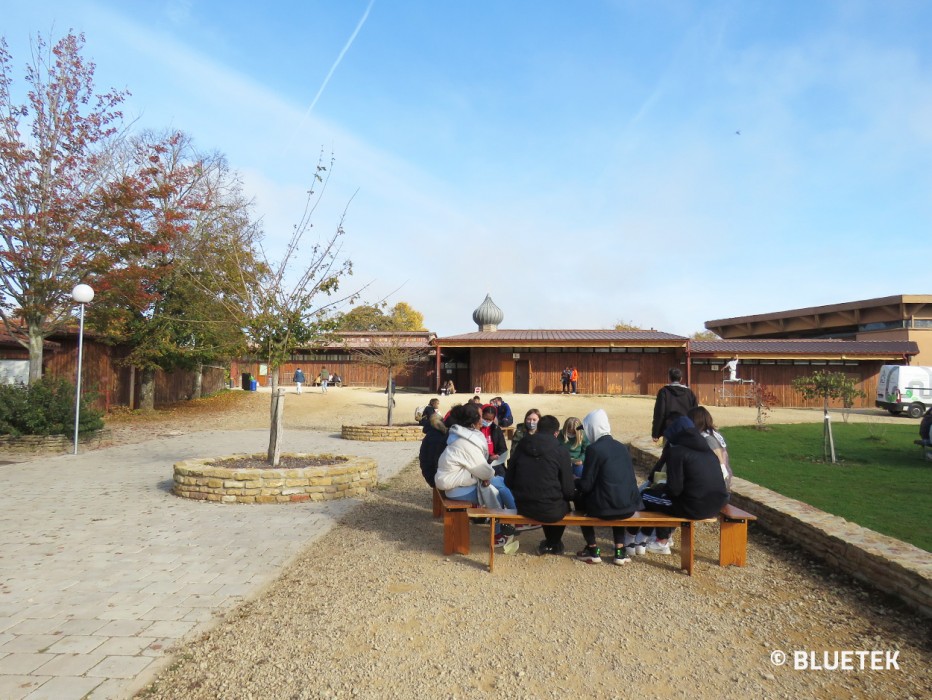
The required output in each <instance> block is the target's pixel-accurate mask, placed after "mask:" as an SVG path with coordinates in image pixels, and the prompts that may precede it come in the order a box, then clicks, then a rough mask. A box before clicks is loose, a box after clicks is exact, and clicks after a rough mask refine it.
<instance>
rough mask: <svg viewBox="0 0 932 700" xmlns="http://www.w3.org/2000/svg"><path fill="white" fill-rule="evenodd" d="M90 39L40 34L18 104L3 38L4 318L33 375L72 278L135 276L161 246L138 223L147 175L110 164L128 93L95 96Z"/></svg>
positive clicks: (64, 313) (63, 314)
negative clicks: (49, 38) (85, 52)
mask: <svg viewBox="0 0 932 700" xmlns="http://www.w3.org/2000/svg"><path fill="white" fill-rule="evenodd" d="M83 47H84V36H83V35H81V34H74V33H72V32H69V33H68V34H67V35H66V36H65V37H63V38H62V39H61V40H59V41H58V42H57V43H55V44H54V46H49V44H48V43H47V42H46V41H45V40H44V39H43V38H42V37H41V36H40V37H38V38H37V39H36V42H35V43H34V45H33V52H32V62H31V63H30V64H28V65H27V66H26V70H25V79H26V83H27V84H28V87H29V89H28V94H27V96H26V100H25V102H24V103H22V104H20V103H16V102H14V98H13V95H12V92H11V88H12V85H13V80H12V77H11V72H12V68H11V63H12V60H11V56H10V54H9V52H8V50H7V44H6V42H5V41H4V40H2V39H0V318H2V320H3V323H4V324H5V326H6V328H7V330H8V331H9V332H10V333H11V334H12V335H13V336H14V337H16V338H17V339H18V340H19V342H20V343H22V345H23V346H24V347H26V348H28V350H29V381H30V383H32V382H34V381H36V380H38V379H39V378H40V377H41V376H42V350H43V341H44V339H45V338H46V337H48V336H49V335H50V334H51V333H53V332H55V331H56V330H57V329H59V328H60V327H61V326H62V325H63V324H64V323H65V322H66V321H67V320H69V318H70V317H71V311H72V308H73V304H72V302H71V298H70V292H71V290H72V289H73V288H74V286H75V285H76V284H78V283H80V282H84V281H87V280H91V279H92V278H96V284H97V285H98V286H100V285H103V284H110V285H114V284H117V283H120V284H125V283H126V281H127V280H131V279H136V278H138V275H139V274H140V272H141V270H140V268H139V266H138V265H136V263H134V262H132V261H134V260H138V259H139V258H140V257H144V256H145V255H147V254H148V251H149V250H150V249H152V248H153V246H157V245H158V244H159V241H157V240H153V239H152V237H151V236H149V235H148V233H149V232H148V231H145V230H144V229H141V228H139V227H138V226H137V222H136V221H134V219H138V211H137V210H138V207H139V206H140V202H142V201H145V198H144V196H143V195H144V192H145V188H146V186H147V183H146V182H145V177H144V174H140V173H135V174H133V175H132V176H125V175H117V174H115V173H114V171H113V169H112V163H111V151H112V147H113V145H114V143H116V142H118V141H119V140H120V138H121V137H122V134H121V131H120V128H121V124H122V113H121V112H120V111H119V109H118V108H119V106H120V104H121V103H122V102H123V100H124V99H125V97H126V94H127V93H126V92H119V91H110V92H107V93H104V94H95V92H94V84H93V78H94V64H93V63H91V62H89V61H86V60H85V59H84V58H83V57H82V55H81V52H82V49H83ZM141 175H142V176H141ZM127 261H129V262H127Z"/></svg>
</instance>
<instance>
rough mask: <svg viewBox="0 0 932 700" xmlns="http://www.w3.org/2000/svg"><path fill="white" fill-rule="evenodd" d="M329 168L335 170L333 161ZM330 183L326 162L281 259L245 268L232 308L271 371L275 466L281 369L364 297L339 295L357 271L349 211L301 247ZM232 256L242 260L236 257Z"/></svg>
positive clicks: (319, 167) (263, 256) (326, 333)
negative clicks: (340, 309)
mask: <svg viewBox="0 0 932 700" xmlns="http://www.w3.org/2000/svg"><path fill="white" fill-rule="evenodd" d="M330 164H331V165H332V164H333V158H332V157H331V160H330ZM328 179H329V170H328V167H327V166H326V165H324V162H323V160H322V159H321V160H319V161H318V163H317V167H316V170H315V172H314V183H313V185H312V189H310V190H309V191H308V193H307V198H306V200H305V207H304V212H303V213H302V215H301V219H300V221H299V222H298V223H297V224H296V225H295V227H294V230H293V231H292V234H291V238H290V239H289V241H288V244H287V245H286V247H285V251H284V253H283V254H282V257H281V259H279V260H278V261H270V260H269V258H268V256H267V255H266V253H265V251H264V250H261V251H260V253H259V260H260V263H259V264H258V265H253V266H250V265H249V264H243V265H242V266H240V268H239V277H238V280H237V281H236V284H235V290H233V291H232V293H231V295H230V303H228V304H227V308H228V310H229V312H230V315H231V316H232V318H233V319H234V321H235V322H236V323H239V324H241V325H242V327H243V329H244V330H245V332H246V335H247V337H248V339H249V344H250V347H251V352H253V353H255V354H256V355H257V356H258V357H260V358H262V359H263V360H264V361H265V362H267V363H268V365H269V376H270V377H271V386H272V402H271V406H270V414H271V427H270V430H269V450H268V461H269V464H271V465H273V466H276V465H277V464H278V462H279V450H280V444H281V441H280V433H281V416H282V414H281V411H282V406H283V397H282V396H281V393H280V391H279V388H278V379H279V377H278V372H279V368H280V367H281V365H282V364H284V363H285V362H287V361H288V359H289V358H290V357H291V354H292V353H293V352H294V350H295V349H296V348H298V347H313V346H316V345H321V344H323V341H324V340H325V339H326V338H328V337H329V336H330V333H331V332H332V331H333V329H334V327H335V320H334V315H333V309H334V307H336V306H338V305H340V304H343V303H347V302H350V301H354V300H355V299H356V298H357V297H358V296H359V293H360V292H361V291H362V290H361V289H360V290H356V291H353V292H350V293H348V294H341V293H340V283H341V282H342V281H343V279H344V278H345V277H347V276H349V275H351V274H352V269H353V266H352V263H351V262H350V261H349V260H348V259H346V258H344V257H343V256H342V248H341V241H342V238H343V236H344V234H345V231H344V229H343V222H344V220H345V217H346V210H344V212H343V215H342V216H341V217H340V220H339V222H338V224H337V227H336V229H335V231H334V232H333V234H332V235H331V236H330V237H329V238H326V239H321V240H318V242H316V243H314V244H313V245H312V246H310V247H302V244H303V242H304V239H305V236H306V234H307V233H308V231H309V230H310V229H311V228H312V226H313V224H312V217H313V214H314V212H315V211H316V209H317V206H318V204H319V203H320V200H321V197H322V195H323V193H324V191H325V190H326V185H327V180H328ZM315 187H318V188H319V190H318V189H314V188H315ZM347 206H348V205H347ZM232 252H233V254H237V251H232ZM243 262H244V263H248V261H246V260H244V261H243Z"/></svg>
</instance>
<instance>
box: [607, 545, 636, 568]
mask: <svg viewBox="0 0 932 700" xmlns="http://www.w3.org/2000/svg"><path fill="white" fill-rule="evenodd" d="M627 549H628V548H627V547H616V548H615V558H614V559H612V564H615V565H616V566H623V565H624V564H627V563H628V562H629V561H631V557H629V556H628V551H627ZM632 549H633V547H632Z"/></svg>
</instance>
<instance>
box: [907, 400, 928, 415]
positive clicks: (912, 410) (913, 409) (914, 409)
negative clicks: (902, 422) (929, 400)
mask: <svg viewBox="0 0 932 700" xmlns="http://www.w3.org/2000/svg"><path fill="white" fill-rule="evenodd" d="M906 410H907V411H908V412H909V417H910V418H922V414H923V413H925V412H926V409H925V406H923V405H922V404H921V403H911V404H909V408H908V409H906Z"/></svg>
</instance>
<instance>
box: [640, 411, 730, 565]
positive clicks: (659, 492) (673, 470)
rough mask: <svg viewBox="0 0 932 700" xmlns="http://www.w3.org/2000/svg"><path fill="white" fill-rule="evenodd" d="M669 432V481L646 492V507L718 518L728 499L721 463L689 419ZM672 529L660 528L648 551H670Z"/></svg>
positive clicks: (696, 517)
mask: <svg viewBox="0 0 932 700" xmlns="http://www.w3.org/2000/svg"><path fill="white" fill-rule="evenodd" d="M668 434H669V436H670V437H669V441H670V451H669V453H668V455H667V462H666V482H665V483H662V484H659V485H657V486H655V487H653V488H650V489H648V490H646V491H644V494H643V498H644V503H645V505H646V507H647V508H648V509H649V510H654V511H659V512H661V513H669V514H670V515H676V516H678V517H681V518H689V519H690V520H703V519H705V518H712V517H715V516H716V515H718V513H719V511H720V510H721V509H722V506H724V505H725V504H726V503H727V502H728V487H727V486H726V485H725V477H724V476H723V475H722V466H721V462H719V459H718V457H717V456H716V454H715V453H714V452H713V451H712V448H711V447H709V443H708V442H707V441H706V439H705V438H704V437H703V436H702V435H701V434H700V433H699V431H698V430H696V427H695V425H694V424H693V422H692V421H691V420H690V419H689V418H687V417H685V416H684V417H682V418H679V419H677V420H676V421H675V422H674V423H673V424H672V425H671V426H670V428H669V429H668ZM670 532H671V530H670V528H657V541H656V542H653V543H651V544H650V545H648V548H647V549H648V551H653V552H658V553H661V554H669V547H670V544H669V537H670Z"/></svg>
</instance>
